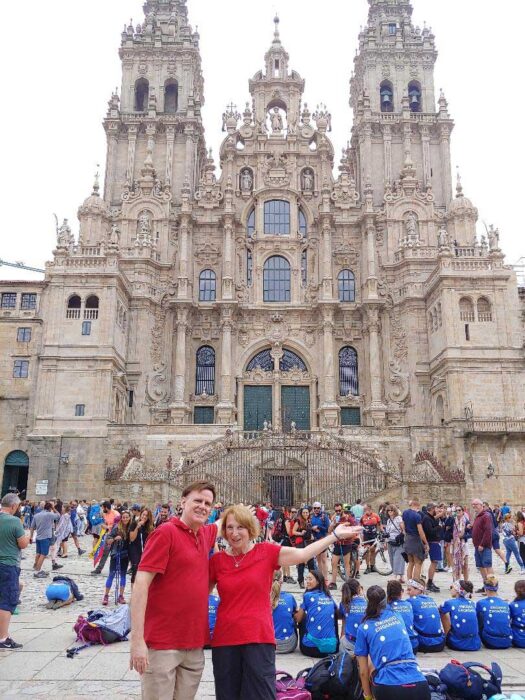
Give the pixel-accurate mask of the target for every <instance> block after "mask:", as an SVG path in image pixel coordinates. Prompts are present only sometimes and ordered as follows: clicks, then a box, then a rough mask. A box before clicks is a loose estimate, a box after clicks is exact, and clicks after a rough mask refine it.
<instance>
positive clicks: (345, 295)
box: [337, 270, 355, 302]
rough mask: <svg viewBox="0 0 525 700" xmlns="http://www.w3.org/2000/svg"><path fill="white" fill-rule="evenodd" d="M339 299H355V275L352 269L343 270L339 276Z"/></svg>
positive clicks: (346, 300)
mask: <svg viewBox="0 0 525 700" xmlns="http://www.w3.org/2000/svg"><path fill="white" fill-rule="evenodd" d="M337 282H338V285H339V301H342V302H352V301H355V275H354V273H353V272H352V270H341V272H340V273H339V275H338V276H337Z"/></svg>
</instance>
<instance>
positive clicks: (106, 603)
mask: <svg viewBox="0 0 525 700" xmlns="http://www.w3.org/2000/svg"><path fill="white" fill-rule="evenodd" d="M102 605H109V595H107V594H106V595H105V596H104V597H103V598H102Z"/></svg>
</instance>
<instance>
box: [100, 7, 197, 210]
mask: <svg viewBox="0 0 525 700" xmlns="http://www.w3.org/2000/svg"><path fill="white" fill-rule="evenodd" d="M119 53H120V58H121V61H122V86H121V92H120V97H119V95H118V92H117V91H115V93H113V95H112V96H111V99H110V101H109V105H108V112H107V116H106V119H105V121H104V128H105V130H106V134H107V143H108V146H107V159H106V163H107V165H106V178H105V193H104V198H105V200H106V202H107V204H108V205H110V206H111V205H115V206H116V205H118V204H119V203H120V201H121V196H122V193H123V190H124V188H125V187H126V186H127V187H128V189H132V188H133V187H134V183H135V181H136V180H138V179H139V178H140V174H141V171H142V169H143V167H144V164H145V163H146V166H147V167H149V168H150V169H153V170H154V171H155V174H156V178H157V179H158V181H159V182H161V183H162V186H163V187H166V186H167V187H169V188H171V190H172V192H173V196H174V201H175V202H177V201H178V200H179V199H180V191H181V188H182V185H183V183H184V181H185V180H186V179H187V181H188V182H189V185H190V187H191V189H192V191H193V190H194V187H195V183H196V182H197V181H198V178H199V175H200V170H201V166H202V164H203V162H204V160H205V157H206V148H205V142H204V129H203V125H202V118H201V107H202V105H203V101H204V95H203V86H204V81H203V76H202V70H201V57H200V51H199V35H198V34H197V32H194V31H193V30H192V28H191V26H190V25H189V23H188V11H187V7H186V0H146V2H145V4H144V21H143V22H142V23H139V24H137V25H135V26H133V24H132V23H131V22H130V24H129V25H127V26H125V27H124V30H123V32H122V42H121V48H120V52H119Z"/></svg>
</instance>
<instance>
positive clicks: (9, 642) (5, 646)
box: [0, 637, 24, 649]
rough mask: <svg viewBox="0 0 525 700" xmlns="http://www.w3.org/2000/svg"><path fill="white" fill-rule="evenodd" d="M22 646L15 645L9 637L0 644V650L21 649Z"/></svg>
mask: <svg viewBox="0 0 525 700" xmlns="http://www.w3.org/2000/svg"><path fill="white" fill-rule="evenodd" d="M23 646H24V645H23V644H17V643H16V642H15V641H14V640H13V639H11V637H7V639H5V640H4V641H3V642H0V649H21V648H22V647H23Z"/></svg>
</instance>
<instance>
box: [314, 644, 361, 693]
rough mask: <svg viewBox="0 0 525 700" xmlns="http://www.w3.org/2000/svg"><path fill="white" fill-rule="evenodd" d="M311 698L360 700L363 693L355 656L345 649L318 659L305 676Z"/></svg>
mask: <svg viewBox="0 0 525 700" xmlns="http://www.w3.org/2000/svg"><path fill="white" fill-rule="evenodd" d="M305 686H306V688H307V689H308V690H309V691H310V692H311V693H312V700H360V699H361V698H362V695H363V691H362V688H361V681H360V679H359V670H358V668H357V660H356V658H355V656H353V655H352V654H350V653H349V652H347V651H340V652H339V653H338V654H331V655H330V656H327V657H325V658H324V659H321V660H320V661H318V662H317V663H316V664H315V666H313V667H312V668H311V669H310V670H309V671H308V675H307V676H306V680H305Z"/></svg>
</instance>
